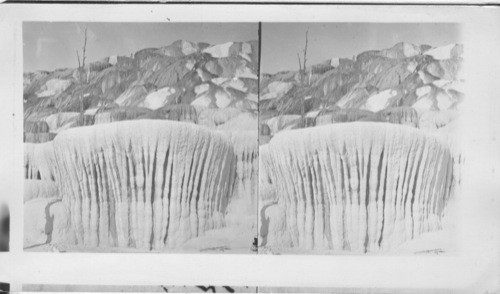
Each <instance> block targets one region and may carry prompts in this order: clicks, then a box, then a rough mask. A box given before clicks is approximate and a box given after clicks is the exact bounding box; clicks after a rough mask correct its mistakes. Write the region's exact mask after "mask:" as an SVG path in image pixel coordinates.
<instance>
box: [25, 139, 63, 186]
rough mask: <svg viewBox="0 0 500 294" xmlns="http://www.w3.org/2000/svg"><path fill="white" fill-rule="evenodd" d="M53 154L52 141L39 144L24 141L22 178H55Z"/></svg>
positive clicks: (46, 179)
mask: <svg viewBox="0 0 500 294" xmlns="http://www.w3.org/2000/svg"><path fill="white" fill-rule="evenodd" d="M55 168H56V165H55V155H54V147H53V145H52V142H46V143H41V144H32V143H24V178H25V179H31V180H44V181H53V180H54V179H55V178H54V177H55Z"/></svg>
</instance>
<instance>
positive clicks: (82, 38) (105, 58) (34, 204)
mask: <svg viewBox="0 0 500 294" xmlns="http://www.w3.org/2000/svg"><path fill="white" fill-rule="evenodd" d="M258 76H259V35H258V24H256V23H251V24H250V23H69V22H25V23H23V107H24V108H23V109H24V170H25V173H24V177H25V179H24V183H25V184H24V250H25V251H38V252H40V251H42V252H165V253H170V252H172V253H182V252H186V253H194V252H196V253H238V254H245V253H247V254H255V253H256V251H257V234H258V232H257V210H258V204H257V191H258V187H257V178H258V117H257V111H258V109H257V102H258V85H259V82H258Z"/></svg>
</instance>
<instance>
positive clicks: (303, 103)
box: [297, 29, 310, 127]
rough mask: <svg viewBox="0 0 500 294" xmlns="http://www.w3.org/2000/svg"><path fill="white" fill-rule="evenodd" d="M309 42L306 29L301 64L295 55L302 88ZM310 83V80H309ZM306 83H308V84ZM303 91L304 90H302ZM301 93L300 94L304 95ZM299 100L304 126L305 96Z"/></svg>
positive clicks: (302, 87) (303, 125)
mask: <svg viewBox="0 0 500 294" xmlns="http://www.w3.org/2000/svg"><path fill="white" fill-rule="evenodd" d="M308 42H309V29H307V31H306V42H305V46H304V57H303V58H302V65H301V64H300V61H301V60H300V57H299V54H298V53H297V57H298V59H299V73H300V86H301V89H302V90H304V87H305V83H304V81H305V75H306V66H307V44H308ZM309 83H310V81H309ZM309 83H308V84H309ZM303 93H305V91H304V92H303ZM303 93H301V94H302V95H304V94H303ZM299 98H300V99H301V100H302V101H301V110H300V116H301V121H302V127H305V111H306V105H305V104H306V97H305V96H304V97H299Z"/></svg>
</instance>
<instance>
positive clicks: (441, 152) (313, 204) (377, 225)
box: [260, 122, 453, 252]
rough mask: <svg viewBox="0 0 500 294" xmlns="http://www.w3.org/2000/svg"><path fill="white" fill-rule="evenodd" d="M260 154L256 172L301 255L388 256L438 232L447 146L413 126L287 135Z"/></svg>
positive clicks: (446, 188) (448, 177) (350, 126)
mask: <svg viewBox="0 0 500 294" xmlns="http://www.w3.org/2000/svg"><path fill="white" fill-rule="evenodd" d="M261 151H265V153H266V156H267V157H266V161H265V164H262V165H261V166H260V169H261V173H263V172H264V171H262V169H263V168H266V169H267V170H266V171H265V174H266V175H267V177H269V179H270V182H272V184H273V185H274V187H273V189H272V190H273V191H275V193H276V194H277V195H276V196H275V197H276V199H277V201H278V206H279V207H281V208H282V209H283V211H284V215H285V218H286V230H287V231H288V232H289V234H290V237H291V243H292V246H293V247H297V248H301V249H306V250H311V249H314V250H347V251H354V252H374V251H387V250H389V249H391V248H394V247H395V246H397V245H399V244H401V243H403V242H404V241H407V240H410V239H413V238H415V237H417V236H418V235H420V234H422V233H424V232H427V231H433V230H436V229H439V227H440V225H441V224H440V220H441V217H442V216H443V209H444V207H445V205H446V203H447V201H448V200H449V198H450V194H451V189H452V181H453V162H452V156H451V153H450V151H449V148H448V146H447V144H446V143H444V142H442V141H441V140H440V139H438V137H436V136H434V135H431V134H428V133H425V132H423V131H420V130H418V129H416V128H412V127H407V126H401V125H395V124H382V123H369V122H356V123H345V124H332V125H326V126H321V127H316V128H308V129H301V130H293V131H285V132H281V133H279V134H277V135H276V136H275V137H274V138H273V139H272V140H271V141H270V143H269V144H268V146H267V147H266V148H261ZM262 155H264V154H261V156H262ZM268 189H269V188H268ZM266 198H268V199H269V198H273V197H270V196H269V195H267V196H266ZM271 237H272V236H270V238H271Z"/></svg>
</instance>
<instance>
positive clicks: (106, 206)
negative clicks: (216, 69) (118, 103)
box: [53, 120, 236, 249]
mask: <svg viewBox="0 0 500 294" xmlns="http://www.w3.org/2000/svg"><path fill="white" fill-rule="evenodd" d="M53 145H54V153H55V160H56V165H57V172H58V173H59V174H58V175H57V176H56V178H57V179H58V180H57V184H58V188H59V193H60V194H61V196H62V198H63V203H65V205H66V207H68V209H69V210H70V215H71V225H72V229H73V230H74V231H75V235H76V239H77V243H78V244H80V245H84V246H92V247H95V246H119V247H135V248H142V249H161V248H174V247H178V246H180V245H181V244H182V243H184V242H185V241H186V240H188V239H191V238H194V237H197V236H199V235H202V234H203V232H204V231H206V230H210V229H214V228H218V227H221V226H223V225H224V214H225V212H226V209H227V205H228V202H229V200H230V197H231V196H232V192H233V191H232V190H233V186H234V180H235V173H236V164H235V160H236V156H235V153H234V151H233V148H232V145H231V142H230V140H229V139H228V138H227V137H226V136H224V135H222V134H219V133H216V132H212V131H210V130H208V129H207V128H204V127H199V126H196V125H192V124H185V123H179V122H173V121H158V120H154V121H151V120H142V121H125V122H117V123H110V124H106V125H95V126H91V127H81V128H74V129H70V130H66V131H64V132H61V133H60V134H59V135H58V136H57V137H56V138H55V140H54V142H53Z"/></svg>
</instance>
